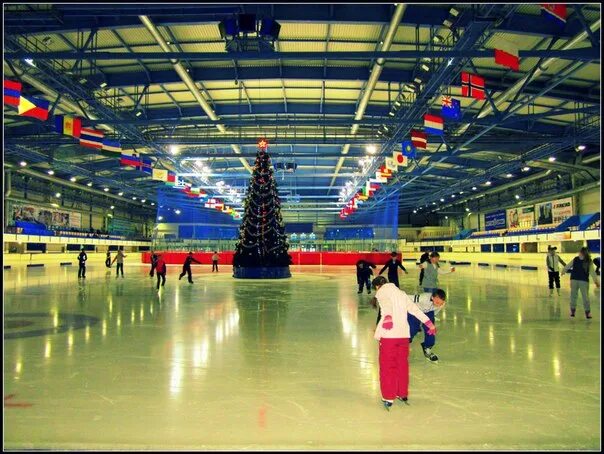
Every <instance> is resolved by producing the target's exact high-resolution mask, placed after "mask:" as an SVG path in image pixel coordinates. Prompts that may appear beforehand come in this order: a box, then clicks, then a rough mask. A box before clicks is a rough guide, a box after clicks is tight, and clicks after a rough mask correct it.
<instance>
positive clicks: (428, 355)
mask: <svg viewBox="0 0 604 454" xmlns="http://www.w3.org/2000/svg"><path fill="white" fill-rule="evenodd" d="M422 348H423V349H424V356H425V357H426V358H427V359H429V360H430V361H432V362H437V361H438V356H436V355H435V354H434V353H432V350H430V348H429V347H428V348H424V347H422Z"/></svg>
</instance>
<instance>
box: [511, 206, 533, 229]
mask: <svg viewBox="0 0 604 454" xmlns="http://www.w3.org/2000/svg"><path fill="white" fill-rule="evenodd" d="M507 224H508V228H509V229H513V228H519V227H521V228H531V227H533V225H534V224H535V207H534V206H533V205H531V206H526V207H519V208H511V209H509V210H507Z"/></svg>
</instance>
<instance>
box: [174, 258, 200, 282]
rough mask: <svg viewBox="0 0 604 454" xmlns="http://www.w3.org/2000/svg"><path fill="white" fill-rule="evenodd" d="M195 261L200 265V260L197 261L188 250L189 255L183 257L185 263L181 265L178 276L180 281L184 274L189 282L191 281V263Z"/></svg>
mask: <svg viewBox="0 0 604 454" xmlns="http://www.w3.org/2000/svg"><path fill="white" fill-rule="evenodd" d="M192 262H195V263H197V264H199V265H201V262H200V261H198V260H197V259H196V258H195V257H193V252H189V255H187V256H186V257H185V263H183V265H182V273H180V276H178V280H179V281H180V280H181V279H182V277H183V276H184V275H185V274H186V275H187V277H188V279H189V284H192V283H193V277H192V275H191V263H192Z"/></svg>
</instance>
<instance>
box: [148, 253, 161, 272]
mask: <svg viewBox="0 0 604 454" xmlns="http://www.w3.org/2000/svg"><path fill="white" fill-rule="evenodd" d="M158 257H159V255H158V254H156V253H155V251H151V271H149V276H151V277H153V273H154V271H155V269H156V268H157V258H158Z"/></svg>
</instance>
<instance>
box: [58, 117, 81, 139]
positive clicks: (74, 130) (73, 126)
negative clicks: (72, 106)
mask: <svg viewBox="0 0 604 454" xmlns="http://www.w3.org/2000/svg"><path fill="white" fill-rule="evenodd" d="M55 130H56V131H57V132H58V133H59V134H64V135H66V136H71V137H78V138H79V137H80V134H81V131H82V119H81V118H79V117H70V116H69V115H55Z"/></svg>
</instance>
